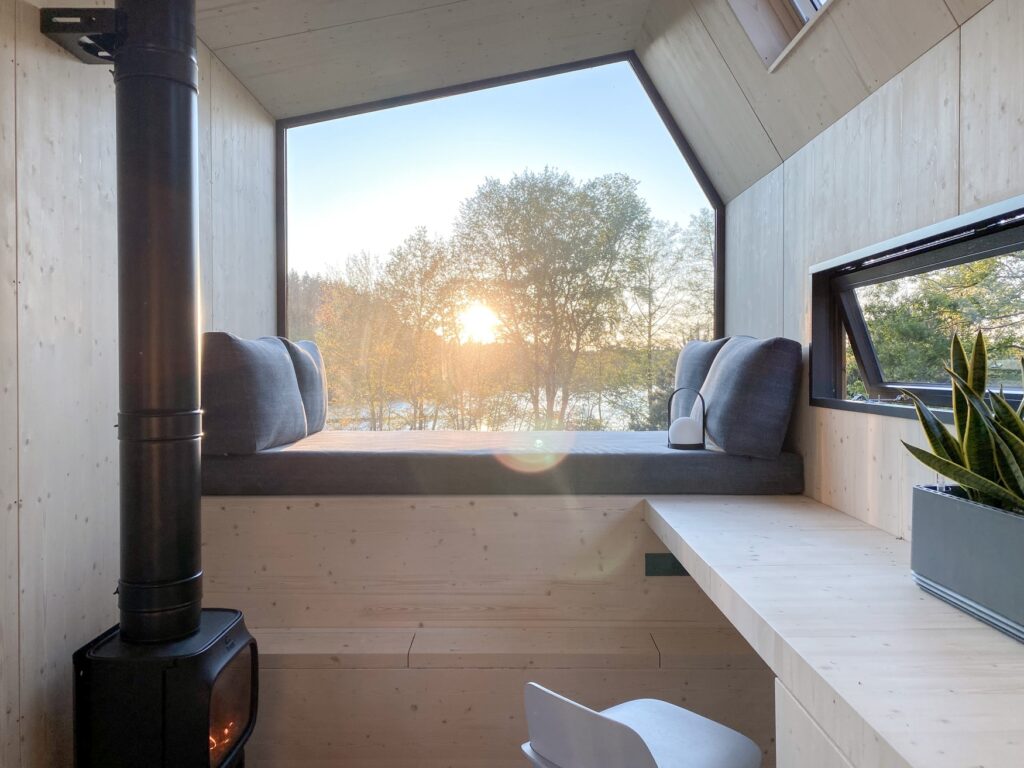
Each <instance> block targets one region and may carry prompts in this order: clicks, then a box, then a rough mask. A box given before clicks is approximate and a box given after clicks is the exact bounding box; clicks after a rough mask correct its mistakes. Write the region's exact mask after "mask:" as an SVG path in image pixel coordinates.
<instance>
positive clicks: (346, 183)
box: [286, 61, 720, 431]
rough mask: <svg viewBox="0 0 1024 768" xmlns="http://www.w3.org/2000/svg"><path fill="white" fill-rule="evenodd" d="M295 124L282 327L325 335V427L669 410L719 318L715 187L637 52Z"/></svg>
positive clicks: (622, 422)
mask: <svg viewBox="0 0 1024 768" xmlns="http://www.w3.org/2000/svg"><path fill="white" fill-rule="evenodd" d="M286 142H287V193H288V194H287V200H288V209H287V221H288V227H287V231H288V248H287V259H288V263H287V269H288V280H287V307H288V310H287V329H286V330H287V333H288V335H289V336H291V337H293V338H300V337H301V338H313V339H315V340H316V341H317V342H318V343H319V345H320V347H321V349H322V350H323V353H324V357H325V362H326V367H327V373H328V384H329V389H330V401H331V408H330V414H329V426H330V427H333V428H336V429H356V430H401V429H415V430H432V429H470V430H492V431H493V430H534V429H566V430H627V429H630V430H645V429H661V428H663V427H665V426H666V425H665V420H666V418H667V417H666V413H665V411H666V402H667V399H668V395H669V393H670V392H671V388H672V383H673V374H674V366H675V360H676V356H677V355H678V353H679V350H680V348H681V347H682V345H683V344H684V343H685V342H687V341H688V340H690V339H707V338H712V337H713V336H714V334H715V319H716V304H715V272H716V270H715V250H716V243H717V242H718V231H719V226H720V222H718V221H717V220H716V208H717V207H718V205H719V203H718V202H717V196H716V202H715V203H712V202H711V201H710V200H709V199H708V197H707V196H706V194H705V192H704V191H703V190H702V187H701V185H700V183H699V182H698V180H697V178H696V177H695V175H694V173H693V171H691V169H690V167H689V166H688V165H687V162H686V160H685V159H684V157H683V156H682V155H681V153H680V146H679V145H678V144H677V141H676V140H674V138H673V134H672V133H671V132H670V130H669V129H668V128H667V126H666V124H665V123H664V122H663V121H662V119H661V117H660V116H659V113H658V111H657V108H656V107H655V105H654V104H653V103H652V102H651V100H650V98H649V96H648V94H647V93H646V92H645V89H644V86H643V85H642V83H641V81H640V80H639V79H638V77H637V75H636V74H635V71H634V70H633V69H632V68H631V63H630V62H629V61H620V62H616V63H612V64H607V65H604V66H598V67H591V68H588V69H580V70H575V71H571V72H566V73H562V74H558V75H553V76H549V77H544V78H538V79H532V80H527V81H524V82H518V83H514V84H510V85H503V86H500V87H495V88H488V89H481V90H477V91H473V92H470V93H463V94H459V95H453V96H449V97H446V98H439V99H433V100H430V101H422V102H416V103H412V104H407V105H404V106H399V107H395V108H392V109H386V110H376V111H372V112H366V113H362V114H355V115H353V116H348V117H344V118H341V119H335V120H328V121H321V122H317V123H314V124H308V125H299V126H296V127H291V128H289V129H288V130H287V133H286ZM712 194H713V192H712Z"/></svg>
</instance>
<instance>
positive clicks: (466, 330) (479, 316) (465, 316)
mask: <svg viewBox="0 0 1024 768" xmlns="http://www.w3.org/2000/svg"><path fill="white" fill-rule="evenodd" d="M500 326H501V320H499V319H498V316H497V315H496V314H494V311H493V310H492V309H491V308H490V307H488V306H487V305H486V304H484V303H483V302H480V301H474V302H473V303H472V304H470V305H469V306H468V307H466V308H465V309H464V310H462V312H460V313H459V341H461V342H462V343H463V344H466V343H468V342H471V341H472V342H476V343H477V344H493V343H494V342H495V341H496V340H497V338H498V328H499V327H500Z"/></svg>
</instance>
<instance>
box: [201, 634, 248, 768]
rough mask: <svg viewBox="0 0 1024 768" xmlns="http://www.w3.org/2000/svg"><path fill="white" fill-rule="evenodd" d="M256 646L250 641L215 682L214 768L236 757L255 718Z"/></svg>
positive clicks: (212, 719)
mask: <svg viewBox="0 0 1024 768" xmlns="http://www.w3.org/2000/svg"><path fill="white" fill-rule="evenodd" d="M254 674H255V667H254V664H253V646H252V644H249V645H246V646H245V648H243V649H242V650H241V651H240V652H239V653H237V654H236V655H235V656H234V658H232V659H231V661H229V662H228V663H227V665H226V666H225V667H224V669H223V670H222V671H221V673H220V675H218V676H217V679H216V680H215V681H214V683H213V691H212V693H211V695H210V768H218V766H221V765H224V764H225V762H226V761H227V760H228V759H229V758H231V757H233V756H234V755H235V752H236V748H237V747H239V746H240V744H241V743H242V742H243V741H244V739H245V738H246V737H247V736H248V733H249V730H250V722H251V721H252V718H253V714H254V713H253V704H252V703H253V686H252V683H253V675H254Z"/></svg>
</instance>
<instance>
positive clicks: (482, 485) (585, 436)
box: [203, 431, 803, 496]
mask: <svg viewBox="0 0 1024 768" xmlns="http://www.w3.org/2000/svg"><path fill="white" fill-rule="evenodd" d="M538 441H539V445H538ZM538 465H540V466H545V465H546V466H547V468H546V469H540V470H539V471H536V470H537V467H538ZM527 466H529V467H532V468H533V469H534V470H535V471H533V472H525V471H522V468H523V467H527ZM802 491H803V463H802V461H801V459H800V457H799V456H797V455H795V454H791V453H783V454H781V455H779V456H777V457H775V458H774V459H772V460H767V459H756V458H751V457H747V456H730V455H728V454H726V453H723V452H721V451H716V450H708V451H675V450H672V449H670V448H667V447H666V446H665V433H664V432H570V433H565V432H529V433H481V432H418V433H409V432H335V431H328V432H320V433H319V434H316V435H311V436H310V437H307V438H306V439H304V440H300V441H299V442H297V443H295V444H294V445H289V446H285V447H282V448H275V449H272V450H267V451H261V452H260V453H257V454H254V455H252V456H207V457H204V459H203V493H204V494H207V495H227V496H234V495H243V496H244V495H283V496H292V495H316V496H332V495H359V494H369V495H376V494H380V495H397V494H405V495H410V494H412V495H416V494H424V495H457V494H481V495H483V494H506V495H510V494H576V495H580V494H625V495H640V494H695V493H713V494H782V493H801V492H802Z"/></svg>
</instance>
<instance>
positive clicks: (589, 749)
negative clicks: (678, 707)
mask: <svg viewBox="0 0 1024 768" xmlns="http://www.w3.org/2000/svg"><path fill="white" fill-rule="evenodd" d="M525 699H526V725H527V728H528V729H529V732H530V746H531V747H532V748H533V750H534V751H535V752H536V753H537V754H539V755H540V756H541V757H543V758H544V759H545V760H547V761H549V762H551V763H554V764H555V765H557V766H558V768H658V764H657V763H656V762H655V761H654V757H653V756H652V755H651V750H650V749H648V748H647V745H646V744H645V743H644V741H643V739H641V738H640V735H639V734H638V733H637V732H636V731H634V730H633V729H632V728H630V727H629V726H628V725H624V724H623V723H620V722H617V721H615V720H612V719H611V718H608V717H605V716H604V715H602V714H601V713H600V712H595V711H594V710H592V709H587V708H586V707H584V706H583V705H581V704H577V703H576V702H575V701H572V700H570V699H567V698H565V697H564V696H559V695H558V694H557V693H555V692H553V691H549V690H548V689H547V688H542V687H541V686H539V685H537V684H536V683H527V684H526V693H525Z"/></svg>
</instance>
